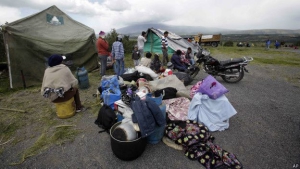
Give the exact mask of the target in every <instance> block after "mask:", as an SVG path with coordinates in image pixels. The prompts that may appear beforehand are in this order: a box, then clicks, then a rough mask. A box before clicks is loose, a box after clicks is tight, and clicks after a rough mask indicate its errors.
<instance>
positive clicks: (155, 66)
mask: <svg viewBox="0 0 300 169" xmlns="http://www.w3.org/2000/svg"><path fill="white" fill-rule="evenodd" d="M150 68H151V69H152V70H153V71H155V73H160V72H164V71H165V69H164V68H163V67H162V63H161V61H160V60H159V55H158V54H157V53H156V54H155V55H154V59H153V60H152V62H151V66H150Z"/></svg>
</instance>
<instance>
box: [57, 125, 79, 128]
mask: <svg viewBox="0 0 300 169" xmlns="http://www.w3.org/2000/svg"><path fill="white" fill-rule="evenodd" d="M59 127H76V125H59V126H55V128H59Z"/></svg>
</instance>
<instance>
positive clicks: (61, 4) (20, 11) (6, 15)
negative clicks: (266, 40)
mask: <svg viewBox="0 0 300 169" xmlns="http://www.w3.org/2000/svg"><path fill="white" fill-rule="evenodd" d="M52 5H56V6H57V7H58V8H59V9H61V10H62V11H63V12H65V13H66V14H67V15H69V16H70V17H72V18H73V19H75V20H76V21H79V22H81V23H83V24H85V25H87V26H89V27H91V28H93V29H94V30H95V32H96V33H97V32H99V31H100V30H104V31H110V30H111V29H112V28H115V29H118V28H122V27H125V26H129V25H133V24H139V23H163V24H169V25H178V26H204V27H213V28H224V29H235V30H248V29H300V0H168V1H167V0H50V1H46V0H0V24H1V25H2V24H4V23H5V22H6V21H7V22H13V21H15V20H18V19H21V18H23V17H26V16H29V15H32V14H35V13H37V12H39V11H41V10H44V9H46V8H48V7H50V6H52Z"/></svg>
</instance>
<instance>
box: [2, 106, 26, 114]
mask: <svg viewBox="0 0 300 169" xmlns="http://www.w3.org/2000/svg"><path fill="white" fill-rule="evenodd" d="M0 110H7V111H17V112H21V113H26V110H18V109H8V108H1V107H0Z"/></svg>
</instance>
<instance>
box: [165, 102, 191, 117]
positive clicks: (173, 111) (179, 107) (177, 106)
mask: <svg viewBox="0 0 300 169" xmlns="http://www.w3.org/2000/svg"><path fill="white" fill-rule="evenodd" d="M163 103H164V104H165V105H166V111H167V113H168V117H169V119H170V120H173V121H174V120H180V121H186V120H188V118H187V115H188V110H189V106H190V103H191V101H190V100H189V99H188V98H186V97H177V98H173V99H167V100H163Z"/></svg>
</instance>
